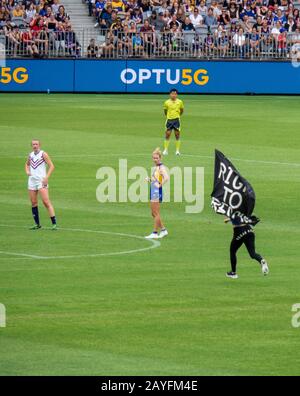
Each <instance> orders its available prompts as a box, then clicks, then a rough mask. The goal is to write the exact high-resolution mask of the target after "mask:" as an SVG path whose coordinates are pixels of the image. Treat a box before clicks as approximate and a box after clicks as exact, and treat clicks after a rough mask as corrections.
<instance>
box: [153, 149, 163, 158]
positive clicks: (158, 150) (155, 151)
mask: <svg viewBox="0 0 300 396" xmlns="http://www.w3.org/2000/svg"><path fill="white" fill-rule="evenodd" d="M154 154H157V155H158V156H159V158H161V157H162V152H161V150H160V148H159V147H156V149H155V150H154V151H153V153H152V155H154Z"/></svg>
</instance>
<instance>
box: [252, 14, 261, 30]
mask: <svg viewBox="0 0 300 396" xmlns="http://www.w3.org/2000/svg"><path fill="white" fill-rule="evenodd" d="M262 26H263V20H262V17H261V16H258V17H257V19H256V22H255V23H254V25H253V27H255V29H256V30H257V31H258V32H259V33H260V31H261V28H262Z"/></svg>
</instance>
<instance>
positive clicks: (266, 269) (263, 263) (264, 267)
mask: <svg viewBox="0 0 300 396" xmlns="http://www.w3.org/2000/svg"><path fill="white" fill-rule="evenodd" d="M260 264H261V272H262V273H263V275H268V273H269V272H270V271H269V267H268V263H267V262H266V260H265V259H262V260H261V263H260Z"/></svg>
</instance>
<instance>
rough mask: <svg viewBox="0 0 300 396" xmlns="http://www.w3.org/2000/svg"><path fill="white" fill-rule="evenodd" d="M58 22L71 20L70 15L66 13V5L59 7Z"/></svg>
mask: <svg viewBox="0 0 300 396" xmlns="http://www.w3.org/2000/svg"><path fill="white" fill-rule="evenodd" d="M56 19H57V21H58V22H68V21H69V20H70V17H69V15H68V14H67V13H66V10H65V7H64V6H63V5H60V6H59V8H58V14H57V15H56Z"/></svg>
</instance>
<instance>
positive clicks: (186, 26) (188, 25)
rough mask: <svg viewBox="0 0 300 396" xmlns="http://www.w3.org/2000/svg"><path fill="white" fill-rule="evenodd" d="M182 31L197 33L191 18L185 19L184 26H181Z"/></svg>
mask: <svg viewBox="0 0 300 396" xmlns="http://www.w3.org/2000/svg"><path fill="white" fill-rule="evenodd" d="M181 29H182V31H183V32H194V31H195V27H194V25H193V24H192V22H191V20H190V18H189V17H186V18H185V20H184V22H183V24H182V25H181Z"/></svg>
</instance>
